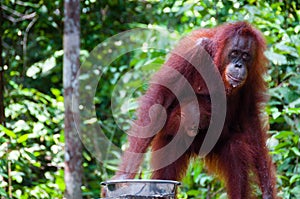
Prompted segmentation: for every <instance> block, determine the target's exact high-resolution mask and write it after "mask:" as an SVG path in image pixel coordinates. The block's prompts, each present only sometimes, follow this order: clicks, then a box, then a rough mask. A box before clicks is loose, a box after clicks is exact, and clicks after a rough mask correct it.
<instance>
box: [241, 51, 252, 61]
mask: <svg viewBox="0 0 300 199" xmlns="http://www.w3.org/2000/svg"><path fill="white" fill-rule="evenodd" d="M242 59H243V60H245V61H248V60H249V59H250V55H249V54H248V53H243V55H242Z"/></svg>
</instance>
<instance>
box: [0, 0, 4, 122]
mask: <svg viewBox="0 0 300 199" xmlns="http://www.w3.org/2000/svg"><path fill="white" fill-rule="evenodd" d="M1 5H2V2H1ZM1 5H0V124H2V125H4V126H5V114H4V65H3V57H2V35H3V26H2V23H3V17H2V8H1Z"/></svg>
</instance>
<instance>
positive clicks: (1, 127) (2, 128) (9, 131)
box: [0, 125, 17, 139]
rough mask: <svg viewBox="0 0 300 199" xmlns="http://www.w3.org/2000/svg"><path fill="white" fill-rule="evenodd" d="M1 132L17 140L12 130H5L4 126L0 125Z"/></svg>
mask: <svg viewBox="0 0 300 199" xmlns="http://www.w3.org/2000/svg"><path fill="white" fill-rule="evenodd" d="M0 130H1V131H3V132H4V133H5V134H6V135H8V136H9V137H11V138H14V139H15V138H16V137H17V136H16V134H15V133H14V132H13V131H11V130H9V129H7V128H5V127H4V126H2V125H0Z"/></svg>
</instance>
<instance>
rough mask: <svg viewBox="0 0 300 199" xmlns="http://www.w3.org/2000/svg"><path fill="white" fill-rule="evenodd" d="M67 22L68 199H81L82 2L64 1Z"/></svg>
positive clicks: (66, 122) (66, 193) (65, 69)
mask: <svg viewBox="0 0 300 199" xmlns="http://www.w3.org/2000/svg"><path fill="white" fill-rule="evenodd" d="M64 6H65V11H64V14H65V21H64V43H63V45H64V60H63V64H64V70H63V81H64V100H65V101H64V104H65V184H66V190H65V198H67V199H81V198H82V193H81V185H82V143H81V141H80V138H79V135H78V133H79V132H78V130H79V128H76V127H78V126H79V122H78V118H79V108H78V100H79V93H78V92H79V82H78V79H77V77H76V76H77V75H78V74H77V73H78V71H79V65H80V62H79V52H80V21H79V16H80V3H79V0H65V2H64Z"/></svg>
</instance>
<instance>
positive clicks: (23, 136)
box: [17, 134, 28, 143]
mask: <svg viewBox="0 0 300 199" xmlns="http://www.w3.org/2000/svg"><path fill="white" fill-rule="evenodd" d="M27 139H28V134H24V135H21V136H20V137H19V138H18V140H17V142H18V143H22V142H25V141H26V140H27Z"/></svg>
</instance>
